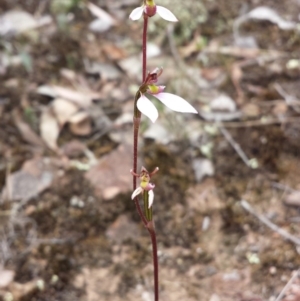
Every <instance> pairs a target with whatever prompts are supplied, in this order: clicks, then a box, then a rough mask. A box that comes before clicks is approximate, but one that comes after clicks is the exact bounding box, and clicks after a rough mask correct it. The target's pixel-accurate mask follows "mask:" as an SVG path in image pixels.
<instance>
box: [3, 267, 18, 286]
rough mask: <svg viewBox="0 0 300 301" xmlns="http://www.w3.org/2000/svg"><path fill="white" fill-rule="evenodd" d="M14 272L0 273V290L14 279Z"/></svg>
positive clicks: (4, 271) (5, 271)
mask: <svg viewBox="0 0 300 301" xmlns="http://www.w3.org/2000/svg"><path fill="white" fill-rule="evenodd" d="M14 277H15V272H14V271H10V270H1V271H0V288H4V287H7V286H8V285H9V284H10V283H11V282H12V281H13V279H14Z"/></svg>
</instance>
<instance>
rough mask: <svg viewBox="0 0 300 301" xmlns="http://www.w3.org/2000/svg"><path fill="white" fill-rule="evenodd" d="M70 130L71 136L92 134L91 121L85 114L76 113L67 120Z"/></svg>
mask: <svg viewBox="0 0 300 301" xmlns="http://www.w3.org/2000/svg"><path fill="white" fill-rule="evenodd" d="M69 123H70V130H71V132H72V133H73V134H75V135H79V136H86V135H89V134H90V133H91V132H92V125H91V119H90V116H89V114H88V113H87V112H78V113H77V114H75V115H73V116H72V117H71V118H70V119H69Z"/></svg>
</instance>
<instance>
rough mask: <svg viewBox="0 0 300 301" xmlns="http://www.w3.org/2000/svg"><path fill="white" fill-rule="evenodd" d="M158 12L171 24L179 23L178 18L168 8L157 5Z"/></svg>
mask: <svg viewBox="0 0 300 301" xmlns="http://www.w3.org/2000/svg"><path fill="white" fill-rule="evenodd" d="M156 12H157V13H158V14H159V15H160V16H161V17H162V18H163V19H165V20H167V21H170V22H177V21H178V20H177V18H176V17H175V16H174V14H173V13H172V12H171V11H169V10H168V9H167V8H165V7H162V6H158V5H156Z"/></svg>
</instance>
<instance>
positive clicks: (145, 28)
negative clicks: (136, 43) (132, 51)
mask: <svg viewBox="0 0 300 301" xmlns="http://www.w3.org/2000/svg"><path fill="white" fill-rule="evenodd" d="M147 28H148V16H147V15H146V14H144V27H143V83H144V82H145V80H146V72H147Z"/></svg>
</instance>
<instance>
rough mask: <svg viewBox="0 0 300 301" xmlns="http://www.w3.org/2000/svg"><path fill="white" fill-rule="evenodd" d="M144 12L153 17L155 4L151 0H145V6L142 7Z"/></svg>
mask: <svg viewBox="0 0 300 301" xmlns="http://www.w3.org/2000/svg"><path fill="white" fill-rule="evenodd" d="M144 13H145V14H146V15H147V16H148V17H153V16H154V15H155V14H156V5H155V3H154V1H153V0H146V6H145V9H144Z"/></svg>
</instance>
